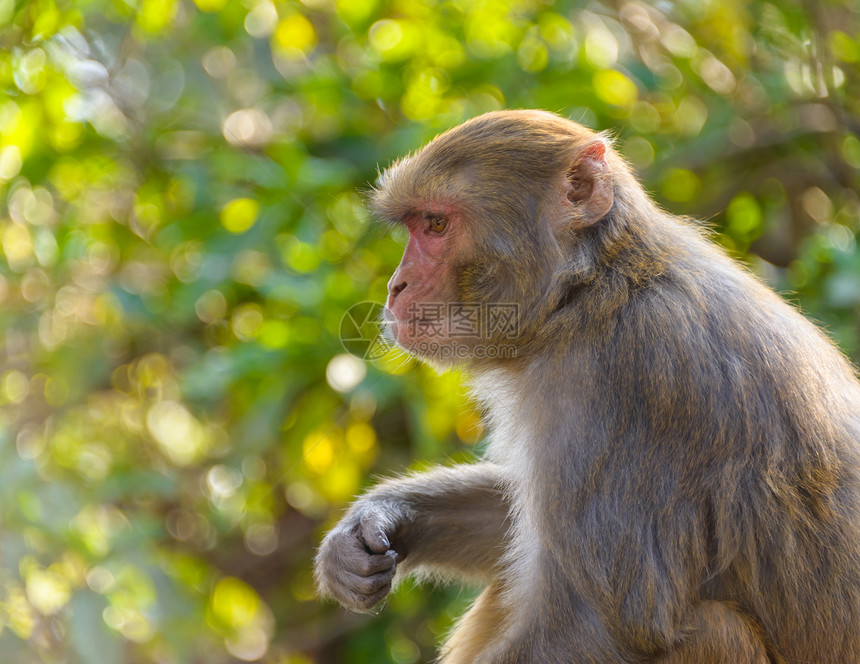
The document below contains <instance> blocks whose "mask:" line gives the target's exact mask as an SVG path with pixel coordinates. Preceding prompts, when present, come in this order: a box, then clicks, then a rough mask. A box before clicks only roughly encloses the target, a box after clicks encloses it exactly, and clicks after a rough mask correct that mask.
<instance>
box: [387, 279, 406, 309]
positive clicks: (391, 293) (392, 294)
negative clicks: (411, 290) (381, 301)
mask: <svg viewBox="0 0 860 664" xmlns="http://www.w3.org/2000/svg"><path fill="white" fill-rule="evenodd" d="M405 288H406V282H405V281H404V282H402V283H399V284H395V285H394V286H391V287H390V288H389V289H388V306H389V307H390V306H391V305H392V304H394V298H396V297H397V296H398V295H400V293H402V292H403V291H404V289H405Z"/></svg>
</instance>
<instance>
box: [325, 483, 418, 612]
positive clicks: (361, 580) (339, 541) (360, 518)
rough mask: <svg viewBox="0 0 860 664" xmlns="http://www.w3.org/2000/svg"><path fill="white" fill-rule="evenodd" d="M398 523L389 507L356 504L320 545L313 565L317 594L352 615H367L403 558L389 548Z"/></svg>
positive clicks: (394, 511) (389, 587)
mask: <svg viewBox="0 0 860 664" xmlns="http://www.w3.org/2000/svg"><path fill="white" fill-rule="evenodd" d="M399 520H400V515H399V514H398V513H397V510H395V509H392V506H390V505H386V504H384V503H383V504H379V503H376V502H375V501H374V502H371V501H369V500H367V499H365V500H361V501H359V502H358V503H356V504H355V505H354V506H353V508H352V509H351V510H350V512H349V513H348V514H347V515H346V516H345V517H344V518H343V520H342V521H341V522H340V523H339V524H338V525H337V526H335V527H334V529H332V530H331V532H329V533H328V535H326V536H325V538H324V539H323V541H322V544H321V545H320V549H319V552H318V553H317V556H316V560H315V561H314V568H315V569H314V575H315V577H316V582H317V588H318V590H319V592H320V594H321V595H327V596H330V597H333V598H334V599H336V600H337V601H338V602H340V603H341V604H342V605H343V606H345V607H346V608H348V609H352V610H353V611H368V610H370V609H371V608H373V606H374V605H376V604H377V603H378V602H379V601H380V600H382V599H383V598H384V597H385V596H386V595H387V594H388V593H389V592H390V590H391V584H392V581H393V579H394V572H395V570H396V564H397V562H398V561H399V560H400V558H401V557H402V556H401V554H399V553H397V552H396V551H394V549H393V548H392V546H391V537H392V535H393V533H394V532H395V530H396V528H397V524H398V521H399Z"/></svg>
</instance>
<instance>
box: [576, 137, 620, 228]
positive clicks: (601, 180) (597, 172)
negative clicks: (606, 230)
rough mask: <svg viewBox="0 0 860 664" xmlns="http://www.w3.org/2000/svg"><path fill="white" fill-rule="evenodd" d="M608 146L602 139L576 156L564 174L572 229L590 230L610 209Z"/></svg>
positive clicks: (611, 197) (610, 186)
mask: <svg viewBox="0 0 860 664" xmlns="http://www.w3.org/2000/svg"><path fill="white" fill-rule="evenodd" d="M607 149H608V145H607V143H606V141H605V140H604V139H603V138H599V137H598V138H596V139H595V141H594V142H593V143H591V144H590V145H589V146H588V147H586V148H585V149H584V150H583V151H582V152H580V153H579V154H578V155H576V160H575V161H574V163H573V165H572V166H571V167H570V170H569V171H568V172H567V200H568V202H569V204H572V205H573V207H574V210H573V218H572V219H571V221H572V223H573V226H574V227H582V226H590V225H591V224H594V223H597V222H598V221H600V220H601V219H603V217H605V216H606V215H607V214H608V213H609V210H610V208H611V207H612V201H613V196H612V174H611V172H610V170H609V164H608V163H607V162H606V150H607Z"/></svg>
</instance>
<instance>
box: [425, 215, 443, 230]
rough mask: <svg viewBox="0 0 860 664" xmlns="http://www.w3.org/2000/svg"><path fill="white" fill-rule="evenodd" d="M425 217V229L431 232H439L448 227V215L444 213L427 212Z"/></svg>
mask: <svg viewBox="0 0 860 664" xmlns="http://www.w3.org/2000/svg"><path fill="white" fill-rule="evenodd" d="M425 218H426V219H427V230H428V231H430V232H431V233H439V234H441V233H444V232H445V229H446V228H448V217H446V216H444V215H441V214H428V215H426V217H425Z"/></svg>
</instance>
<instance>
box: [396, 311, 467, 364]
mask: <svg viewBox="0 0 860 664" xmlns="http://www.w3.org/2000/svg"><path fill="white" fill-rule="evenodd" d="M445 322H446V321H445V320H444V319H441V320H437V321H432V322H428V321H423V320H414V319H407V320H403V319H399V318H397V316H396V315H395V314H394V313H393V312H392V311H391V310H390V309H388V307H385V308H384V309H383V310H382V328H383V332H382V336H383V338H384V339H385V340H386V341H387V342H388V343H390V344H392V345H394V346H397V347H398V348H400V349H401V350H403V351H405V352H407V353H409V354H410V355H414V356H415V357H417V358H418V359H419V360H421V361H422V362H425V363H427V364H429V365H430V366H432V367H433V368H435V369H439V370H442V369H446V368H449V367H452V366H455V365H457V364H463V363H464V362H467V361H468V359H469V356H470V352H469V346H468V345H467V344H463V343H461V342H460V341H459V340H455V339H451V338H449V337H448V336H446V335H444V334H439V333H437V332H433V333H430V334H428V333H427V332H426V330H438V329H440V328H444V326H445Z"/></svg>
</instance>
